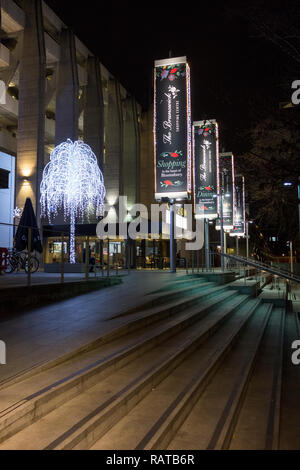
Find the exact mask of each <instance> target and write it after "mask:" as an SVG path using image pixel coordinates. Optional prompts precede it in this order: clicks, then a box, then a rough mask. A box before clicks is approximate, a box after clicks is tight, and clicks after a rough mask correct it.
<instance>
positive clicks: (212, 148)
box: [193, 119, 219, 219]
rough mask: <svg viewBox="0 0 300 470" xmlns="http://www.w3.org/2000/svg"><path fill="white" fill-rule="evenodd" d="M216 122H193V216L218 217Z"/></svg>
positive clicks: (199, 217) (213, 120)
mask: <svg viewBox="0 0 300 470" xmlns="http://www.w3.org/2000/svg"><path fill="white" fill-rule="evenodd" d="M218 163H219V148H218V124H217V123H216V121H215V119H212V120H210V121H198V122H194V123H193V176H194V208H195V209H194V210H195V218H198V219H201V218H205V219H215V218H217V217H218V207H217V204H218V199H217V192H218V188H217V168H218Z"/></svg>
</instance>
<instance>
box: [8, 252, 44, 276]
mask: <svg viewBox="0 0 300 470" xmlns="http://www.w3.org/2000/svg"><path fill="white" fill-rule="evenodd" d="M39 265H40V263H39V260H38V259H37V257H36V256H34V255H31V257H30V272H31V273H35V272H36V271H37V270H38V269H39ZM20 269H24V271H25V272H26V273H28V253H27V252H23V251H19V252H18V251H15V250H12V251H10V252H9V254H8V258H7V267H6V270H5V272H6V273H7V274H11V273H13V272H15V271H19V270H20Z"/></svg>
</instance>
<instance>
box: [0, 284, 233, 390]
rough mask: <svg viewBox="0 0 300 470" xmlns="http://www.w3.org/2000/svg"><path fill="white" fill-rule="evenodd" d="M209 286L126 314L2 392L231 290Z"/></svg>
mask: <svg viewBox="0 0 300 470" xmlns="http://www.w3.org/2000/svg"><path fill="white" fill-rule="evenodd" d="M206 287H210V288H205V289H203V291H201V292H198V293H197V291H196V293H195V292H194V291H193V292H192V294H191V295H189V296H188V295H184V296H182V298H181V297H180V296H179V299H178V297H177V296H176V297H175V299H173V298H172V296H170V297H169V302H163V304H162V305H160V304H159V302H155V303H154V304H153V305H152V301H151V302H150V303H149V302H148V303H147V306H148V308H145V309H144V310H139V311H137V312H135V313H130V314H129V313H128V314H127V315H123V317H124V318H122V319H120V318H116V319H115V320H113V321H111V322H110V324H111V327H110V328H109V329H108V331H107V332H106V333H104V334H102V335H101V336H100V337H99V338H97V339H96V340H94V341H91V342H89V343H87V344H85V345H84V346H81V347H79V348H77V349H74V350H73V351H71V352H70V353H67V354H64V355H62V356H60V357H58V358H56V359H54V360H52V361H47V362H45V363H42V364H40V365H39V366H37V367H33V368H30V369H28V370H25V371H23V372H22V373H20V374H17V375H16V376H13V377H10V378H9V379H6V380H4V381H2V382H1V381H0V391H1V390H3V389H4V388H6V387H9V386H11V385H13V384H15V383H19V382H21V381H24V380H27V379H29V378H31V377H33V376H34V375H36V374H40V373H41V372H44V371H47V370H49V369H52V368H53V367H56V366H58V365H60V364H62V363H64V362H66V361H70V360H72V359H73V358H75V357H78V355H80V354H86V353H88V352H90V351H92V350H93V349H95V348H98V347H99V346H103V345H105V344H107V343H110V342H111V341H114V340H116V339H119V338H121V337H122V336H124V335H126V336H128V334H130V333H132V332H134V331H137V330H138V329H141V328H144V327H145V326H147V327H149V325H151V324H153V323H156V322H158V321H161V320H163V319H164V318H167V317H169V316H170V315H174V314H176V313H178V312H180V311H182V310H184V309H186V308H189V307H191V306H193V305H196V304H198V303H201V302H203V300H205V299H209V298H212V297H213V296H215V295H218V294H219V293H222V292H225V291H226V290H228V289H227V288H226V287H224V286H218V287H211V286H210V285H209V286H206ZM114 325H115V327H114Z"/></svg>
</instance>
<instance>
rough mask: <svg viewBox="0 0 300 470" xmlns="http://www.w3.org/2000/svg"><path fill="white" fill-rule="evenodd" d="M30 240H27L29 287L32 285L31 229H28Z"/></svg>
mask: <svg viewBox="0 0 300 470" xmlns="http://www.w3.org/2000/svg"><path fill="white" fill-rule="evenodd" d="M27 233H28V240H27V248H28V257H27V263H28V265H27V267H28V269H27V285H28V286H30V285H31V227H29V228H28V232H27Z"/></svg>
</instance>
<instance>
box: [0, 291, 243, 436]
mask: <svg viewBox="0 0 300 470" xmlns="http://www.w3.org/2000/svg"><path fill="white" fill-rule="evenodd" d="M207 296H208V298H207ZM234 297H236V292H234V291H231V290H228V291H226V290H225V291H224V290H219V291H217V292H216V293H215V295H214V296H212V297H211V293H210V294H209V293H206V294H205V295H202V297H201V304H199V303H197V304H196V305H195V306H194V307H192V305H193V304H191V305H190V307H189V310H188V311H186V312H181V310H179V311H177V312H174V314H173V315H172V316H170V315H169V316H167V317H166V316H165V317H164V316H163V317H162V319H161V320H160V321H159V322H157V323H154V324H153V325H151V324H149V325H148V327H147V331H146V332H144V333H143V334H141V333H139V334H138V335H137V333H136V331H135V330H133V332H132V333H131V334H130V333H129V334H128V335H126V337H123V341H121V343H120V339H117V340H115V341H113V342H111V343H109V344H108V345H107V346H106V347H105V346H104V347H100V348H98V349H93V350H91V351H89V352H86V353H81V354H79V355H78V357H73V358H72V360H70V359H69V360H68V361H65V362H62V363H59V364H57V365H56V366H54V367H52V368H51V369H50V370H49V369H46V370H43V371H40V372H39V373H37V374H35V375H33V376H31V377H28V378H27V379H26V380H23V381H21V382H20V381H19V382H17V383H15V384H13V385H11V386H10V387H9V388H5V389H4V390H3V391H2V392H1V390H0V403H1V408H2V411H1V412H0V441H1V440H4V439H6V438H7V437H8V436H10V435H13V434H14V433H15V432H17V431H19V430H21V429H23V428H24V427H26V426H28V425H29V424H31V423H32V422H33V421H35V420H38V419H40V418H42V417H43V416H45V415H46V414H47V413H49V412H51V411H52V410H53V409H56V408H57V407H58V406H59V405H60V403H65V400H67V399H71V398H73V397H74V396H76V395H78V394H79V393H81V392H82V391H83V390H86V389H88V388H89V387H91V386H93V385H94V384H95V383H96V382H97V381H99V380H101V379H102V378H103V377H106V376H108V375H109V374H110V373H112V372H115V371H116V370H117V369H119V368H120V367H122V366H124V365H125V364H126V363H128V362H130V361H132V360H133V359H134V358H135V357H137V356H138V355H141V354H143V353H144V352H146V351H148V350H150V349H151V348H153V347H155V346H157V345H158V344H160V343H161V342H163V341H165V340H167V339H168V338H170V337H172V336H173V335H175V334H177V333H178V332H180V331H181V330H183V329H185V328H187V327H189V326H190V325H191V324H193V323H194V322H196V321H199V320H200V319H201V318H202V317H203V316H204V315H206V314H207V313H208V312H209V311H210V310H211V309H212V308H216V306H218V305H219V306H220V305H222V303H223V302H225V301H226V300H229V299H230V300H231V299H234ZM245 298H246V297H245V296H244V297H243V296H242V297H240V298H239V299H240V300H243V299H245ZM156 310H157V308H156ZM152 313H153V312H152ZM148 314H150V315H151V312H150V313H149V312H148ZM154 314H155V315H156V314H157V312H155V313H154ZM138 331H140V330H138ZM49 372H50V373H49ZM54 379H55V380H54Z"/></svg>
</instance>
